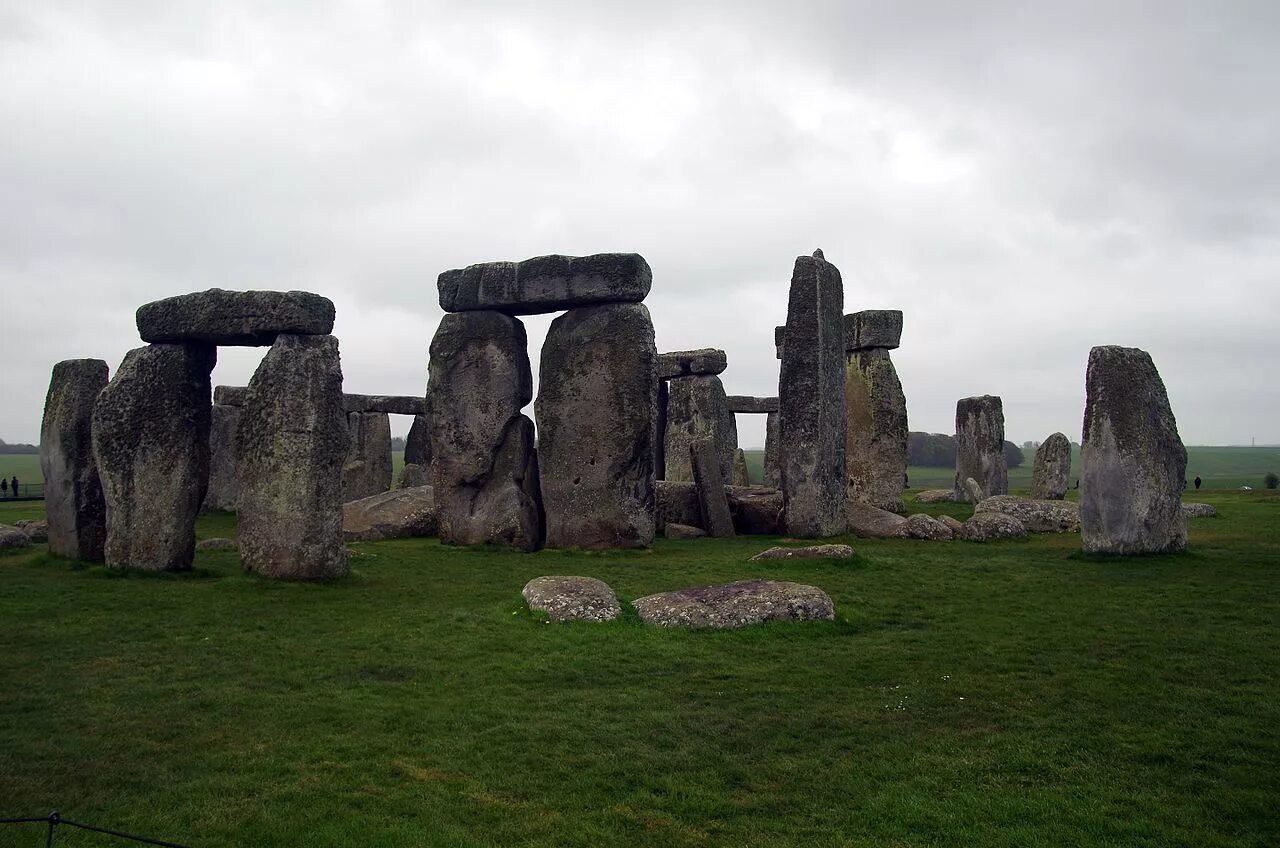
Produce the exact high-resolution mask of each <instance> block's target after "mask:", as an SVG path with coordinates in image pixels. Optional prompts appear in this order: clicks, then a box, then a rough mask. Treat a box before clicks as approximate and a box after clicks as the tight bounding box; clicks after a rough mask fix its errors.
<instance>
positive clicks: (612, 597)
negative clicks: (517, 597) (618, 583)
mask: <svg viewBox="0 0 1280 848" xmlns="http://www.w3.org/2000/svg"><path fill="white" fill-rule="evenodd" d="M520 594H521V595H523V596H524V599H525V602H526V603H527V604H529V609H531V610H534V611H535V612H545V613H546V614H547V615H548V616H549V617H550V618H551V620H552V621H591V622H600V621H612V620H614V619H615V618H617V617H618V616H620V615H622V605H621V604H619V603H618V596H617V595H616V594H614V591H613V589H612V588H610V586H609V584H608V583H605V582H604V581H603V580H597V579H595V578H594V577H563V576H548V577H535V578H533V579H532V580H530V581H529V582H528V583H526V584H524V589H523V590H522V591H521V592H520Z"/></svg>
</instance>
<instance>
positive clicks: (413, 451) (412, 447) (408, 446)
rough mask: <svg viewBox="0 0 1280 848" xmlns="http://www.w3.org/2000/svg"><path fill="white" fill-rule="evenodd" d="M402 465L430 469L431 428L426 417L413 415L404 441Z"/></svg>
mask: <svg viewBox="0 0 1280 848" xmlns="http://www.w3.org/2000/svg"><path fill="white" fill-rule="evenodd" d="M404 464H405V465H421V466H423V467H424V468H430V467H431V426H430V425H429V424H428V423H427V416H425V415H415V416H414V417H413V424H411V425H410V426H409V435H407V436H405V439H404Z"/></svg>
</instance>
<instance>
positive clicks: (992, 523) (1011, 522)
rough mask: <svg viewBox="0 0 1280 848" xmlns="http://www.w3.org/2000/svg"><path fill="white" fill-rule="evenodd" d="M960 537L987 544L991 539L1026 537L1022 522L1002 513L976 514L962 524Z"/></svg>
mask: <svg viewBox="0 0 1280 848" xmlns="http://www.w3.org/2000/svg"><path fill="white" fill-rule="evenodd" d="M959 535H960V537H961V538H963V539H968V540H969V541H970V542H989V541H991V540H992V539H1021V538H1024V537H1025V536H1026V535H1027V529H1026V528H1025V527H1023V526H1022V522H1021V521H1019V520H1018V519H1016V518H1014V517H1013V516H1012V515H1005V514H1004V513H1003V512H976V513H974V515H973V517H972V518H970V519H969V520H968V521H966V522H964V526H963V527H962V528H961V530H960V534H959Z"/></svg>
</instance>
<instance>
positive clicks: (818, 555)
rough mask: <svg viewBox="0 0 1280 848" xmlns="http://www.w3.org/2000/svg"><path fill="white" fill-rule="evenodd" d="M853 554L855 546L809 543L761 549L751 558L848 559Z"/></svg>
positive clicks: (764, 560)
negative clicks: (791, 546) (799, 545)
mask: <svg viewBox="0 0 1280 848" xmlns="http://www.w3.org/2000/svg"><path fill="white" fill-rule="evenodd" d="M851 556H853V548H851V547H849V546H848V545H808V546H806V547H802V548H784V547H781V546H779V547H774V548H769V549H768V550H767V551H761V552H760V553H758V554H756V555H755V556H753V557H752V558H751V560H750V561H751V562H767V561H769V560H778V559H784V560H785V559H848V558H849V557H851Z"/></svg>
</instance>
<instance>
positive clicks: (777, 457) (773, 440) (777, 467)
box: [764, 412, 782, 489]
mask: <svg viewBox="0 0 1280 848" xmlns="http://www.w3.org/2000/svg"><path fill="white" fill-rule="evenodd" d="M780 417H781V416H780V415H779V414H778V413H776V412H770V413H769V415H768V417H766V418H765V420H764V484H765V485H766V486H768V487H769V488H771V489H781V488H782V456H781V454H782V439H781V438H780V436H779V435H778V419H779V418H780Z"/></svg>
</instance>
